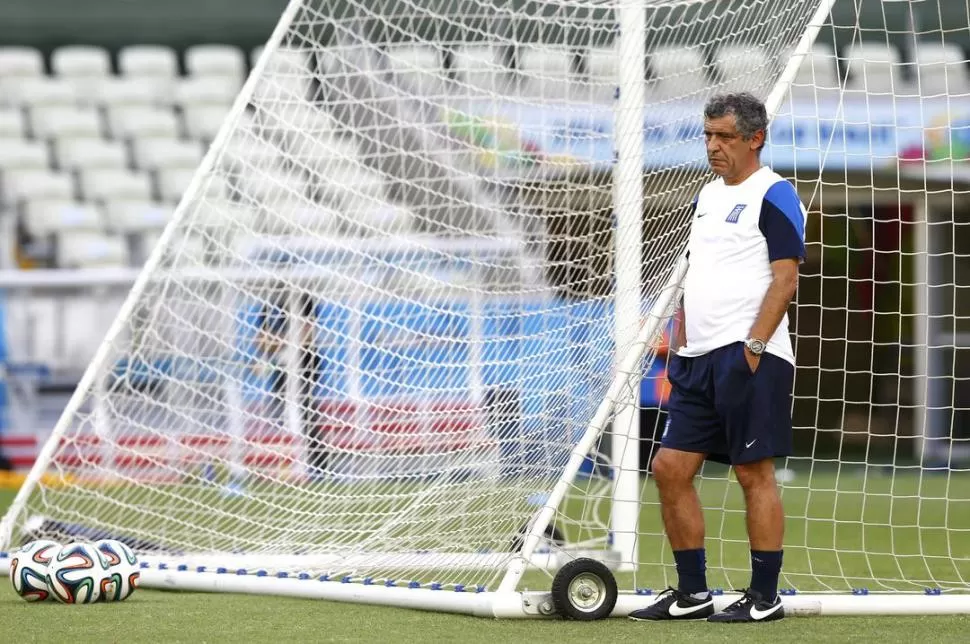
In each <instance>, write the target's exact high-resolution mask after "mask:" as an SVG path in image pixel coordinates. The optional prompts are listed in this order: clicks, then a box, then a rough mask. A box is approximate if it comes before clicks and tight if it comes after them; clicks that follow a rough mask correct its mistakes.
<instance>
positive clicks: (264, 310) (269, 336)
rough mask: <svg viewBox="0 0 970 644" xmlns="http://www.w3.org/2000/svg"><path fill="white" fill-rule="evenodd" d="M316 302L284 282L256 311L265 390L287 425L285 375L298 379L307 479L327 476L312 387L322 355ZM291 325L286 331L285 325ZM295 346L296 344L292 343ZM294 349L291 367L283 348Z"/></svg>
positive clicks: (327, 459)
mask: <svg viewBox="0 0 970 644" xmlns="http://www.w3.org/2000/svg"><path fill="white" fill-rule="evenodd" d="M317 315H318V313H317V305H316V302H315V301H314V299H313V298H312V297H310V296H309V295H308V294H306V293H302V292H297V291H295V289H293V288H292V287H289V286H287V285H286V284H277V285H275V286H274V287H273V288H272V289H271V292H270V295H269V301H268V302H266V303H265V304H264V305H263V306H262V307H261V309H260V311H259V314H258V318H257V329H258V333H257V346H258V347H259V349H260V351H261V353H262V359H263V360H264V361H266V363H268V364H269V365H271V368H272V375H271V380H270V394H271V396H272V402H273V407H274V408H275V410H274V411H275V415H276V416H277V417H278V419H279V420H281V421H282V422H283V424H284V425H285V424H286V420H285V419H286V400H287V389H288V384H287V383H288V373H289V372H291V371H292V372H294V375H295V376H296V379H297V386H296V390H297V400H296V401H294V402H296V403H297V404H298V405H299V410H300V423H301V426H302V431H303V436H304V438H305V440H306V455H307V466H308V469H309V475H310V478H311V479H314V480H318V479H322V478H324V477H325V476H326V475H327V474H329V473H330V472H329V468H330V450H329V449H328V447H327V444H326V442H325V441H324V440H323V436H322V435H321V434H322V429H321V420H320V409H319V401H318V400H317V397H316V391H315V388H316V386H317V383H318V381H319V379H320V377H321V375H322V372H323V356H322V355H321V352H320V348H319V347H318V346H317V339H316V337H315V336H316V332H317V330H318V328H319V320H318V318H317ZM291 324H294V325H296V328H295V330H294V332H293V333H292V334H291V330H290V325H291ZM293 344H295V345H296V346H295V347H291V345H293ZM289 348H292V349H293V350H295V352H296V353H295V355H296V356H297V360H296V362H297V364H296V365H295V367H296V368H295V369H291V368H289V366H288V364H287V363H288V357H289V356H288V349H289Z"/></svg>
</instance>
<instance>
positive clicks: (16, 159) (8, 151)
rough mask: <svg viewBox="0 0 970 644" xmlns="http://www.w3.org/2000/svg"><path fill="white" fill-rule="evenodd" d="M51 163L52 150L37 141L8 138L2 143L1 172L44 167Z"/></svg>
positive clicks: (0, 148)
mask: <svg viewBox="0 0 970 644" xmlns="http://www.w3.org/2000/svg"><path fill="white" fill-rule="evenodd" d="M49 165H50V150H49V148H48V147H47V145H45V144H43V143H38V142H37V141H24V140H22V139H6V140H4V141H3V142H2V145H0V172H4V173H6V172H8V171H11V170H31V169H44V168H47V167H48V166H49Z"/></svg>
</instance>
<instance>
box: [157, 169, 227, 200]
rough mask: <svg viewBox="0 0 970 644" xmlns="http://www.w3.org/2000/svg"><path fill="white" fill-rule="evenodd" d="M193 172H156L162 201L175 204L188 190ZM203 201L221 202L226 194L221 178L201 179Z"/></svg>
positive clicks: (184, 170)
mask: <svg viewBox="0 0 970 644" xmlns="http://www.w3.org/2000/svg"><path fill="white" fill-rule="evenodd" d="M194 176H195V170H194V169H192V168H167V169H164V170H159V172H158V191H159V194H160V196H161V199H162V201H165V202H168V203H172V204H177V203H178V202H179V201H181V199H182V196H183V195H184V194H185V192H186V191H187V190H188V189H189V186H190V185H191V183H192V179H193V177H194ZM202 190H203V191H204V193H203V195H202V199H203V200H222V199H225V198H226V196H227V194H228V189H227V186H226V181H225V179H223V178H222V177H221V176H218V175H209V176H208V177H207V178H205V179H203V182H202Z"/></svg>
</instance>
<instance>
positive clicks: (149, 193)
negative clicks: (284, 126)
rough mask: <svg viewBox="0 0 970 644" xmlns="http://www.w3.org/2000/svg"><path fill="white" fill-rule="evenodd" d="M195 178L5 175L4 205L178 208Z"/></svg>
mask: <svg viewBox="0 0 970 644" xmlns="http://www.w3.org/2000/svg"><path fill="white" fill-rule="evenodd" d="M194 175H195V171H194V169H191V168H166V169H164V170H159V171H157V172H154V173H148V172H137V171H131V170H127V169H107V168H91V169H84V170H80V171H78V172H56V171H52V170H47V169H43V170H41V169H37V170H11V171H5V172H3V182H2V183H3V202H4V203H5V204H7V205H8V206H9V207H18V206H20V205H22V204H24V203H26V202H29V201H32V200H38V199H59V200H74V199H78V200H80V201H99V202H103V201H109V200H113V199H115V200H117V199H126V200H138V201H149V200H154V199H159V200H161V201H164V202H167V203H173V204H174V203H178V201H179V200H180V199H181V198H182V195H183V194H185V191H186V190H187V189H188V187H189V185H190V183H191V181H192V178H193V176H194ZM208 185H209V189H210V190H211V193H212V195H214V196H218V197H222V196H225V195H226V194H228V190H227V189H226V182H225V180H224V179H221V178H220V177H218V176H215V177H212V179H211V180H210V183H209V184H208ZM291 185H292V184H291Z"/></svg>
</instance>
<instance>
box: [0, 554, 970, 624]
mask: <svg viewBox="0 0 970 644" xmlns="http://www.w3.org/2000/svg"><path fill="white" fill-rule="evenodd" d="M146 563H147V562H146ZM9 565H10V559H9V557H8V556H6V555H5V554H4V553H0V574H3V575H6V574H7V571H8V568H9ZM139 587H140V588H151V589H155V590H170V591H186V592H212V593H219V592H221V593H240V594H250V595H274V596H277V597H299V598H304V599H323V600H328V601H338V602H348V603H356V604H370V605H382V606H395V607H398V608H412V609H416V610H425V611H431V612H443V613H457V614H463V615H472V616H477V617H491V618H503V619H511V618H541V617H553V616H555V615H554V609H553V604H552V594H551V593H550V592H542V591H522V592H494V591H478V590H477V589H475V588H470V589H465V590H463V591H458V590H456V589H448V588H442V589H440V590H432V589H429V588H425V587H422V588H408V587H404V586H393V587H388V586H383V585H378V584H373V585H367V584H363V583H359V582H356V583H344V582H342V581H340V580H336V581H334V580H331V581H320V580H319V579H318V578H311V579H299V578H295V577H287V578H279V577H270V576H265V577H260V576H257V575H255V574H237V573H236V572H235V571H230V570H227V571H226V572H222V573H218V572H201V573H200V572H195V571H194V570H177V569H171V568H164V569H161V568H157V567H156V568H151V567H149V568H143V569H142V570H141V579H140V581H139ZM739 597H740V595H738V594H737V593H725V594H723V595H716V596H715V597H714V608H715V609H716V610H721V609H723V608H724V607H725V606H727V605H728V604H730V603H731V602H733V601H735V600H736V599H738V598H739ZM655 598H656V595H643V594H636V593H620V595H619V597H618V598H617V602H616V606H615V608H614V609H613V612H612V613H611V614H610V616H611V617H626V616H627V615H629V614H630V613H631V612H632V611H634V610H637V609H639V608H643V607H644V606H646V605H648V604H650V603H651V602H652V601H654V600H655ZM782 603H783V604H784V606H785V612H786V614H787V615H789V616H819V615H821V616H851V615H876V616H878V615H968V614H970V593H956V592H954V593H941V594H939V595H930V594H915V593H898V594H897V593H872V594H868V595H849V594H834V593H833V594H828V593H824V594H823V593H817V594H812V593H806V594H804V595H802V594H796V595H786V596H783V597H782Z"/></svg>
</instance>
